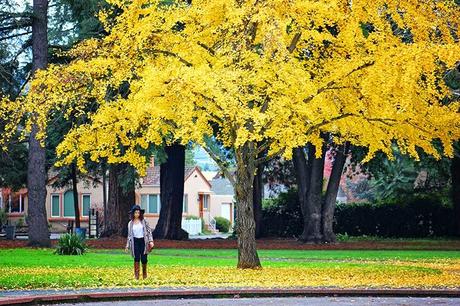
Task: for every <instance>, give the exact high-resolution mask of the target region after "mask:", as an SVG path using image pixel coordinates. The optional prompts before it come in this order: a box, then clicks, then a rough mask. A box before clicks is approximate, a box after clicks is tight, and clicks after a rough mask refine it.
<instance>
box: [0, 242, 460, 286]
mask: <svg viewBox="0 0 460 306" xmlns="http://www.w3.org/2000/svg"><path fill="white" fill-rule="evenodd" d="M259 256H260V258H261V261H262V265H263V267H264V269H262V270H260V271H241V270H237V269H235V266H236V257H237V251H236V250H226V249H219V250H215V249H213V250H206V249H201V250H200V249H156V250H154V252H153V254H152V255H151V256H149V267H150V270H151V271H152V273H151V275H152V277H150V278H149V279H148V280H146V281H140V282H133V280H132V275H131V274H132V258H131V256H130V255H128V254H125V253H124V252H122V251H121V250H120V251H118V250H90V251H89V252H88V253H86V254H85V255H83V256H59V255H55V254H53V250H51V249H29V248H22V249H3V250H1V249H0V289H19V288H76V287H101V286H102V287H113V286H185V287H190V286H208V287H222V286H224V287H225V286H256V287H267V286H268V287H270V286H284V287H293V286H313V287H314V286H327V285H331V286H336V287H363V286H366V287H369V286H370V287H375V286H386V287H421V288H422V287H423V288H425V287H455V288H459V287H460V275H459V272H460V251H414V250H411V251H409V250H397V251H390V250H382V251H379V250H260V251H259ZM210 273H211V274H210ZM209 275H212V279H210V276H209ZM299 278H300V279H299Z"/></svg>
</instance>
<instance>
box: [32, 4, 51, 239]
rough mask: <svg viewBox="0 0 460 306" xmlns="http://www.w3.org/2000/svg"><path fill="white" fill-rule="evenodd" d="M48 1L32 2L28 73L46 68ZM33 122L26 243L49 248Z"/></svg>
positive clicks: (41, 157) (43, 176) (42, 163)
mask: <svg viewBox="0 0 460 306" xmlns="http://www.w3.org/2000/svg"><path fill="white" fill-rule="evenodd" d="M47 12H48V0H34V1H33V19H32V73H34V72H35V71H37V70H38V69H44V68H46V66H47V64H48V35H47V30H48V18H47ZM37 133H38V127H37V125H33V126H32V130H31V133H30V138H29V158H28V161H27V162H28V164H27V189H28V203H29V208H28V217H27V224H28V225H29V245H31V246H41V247H49V246H51V241H50V237H49V229H48V221H47V214H46V206H45V203H46V183H47V173H46V154H45V148H44V147H43V146H41V145H40V142H39V141H38V140H37V139H36V137H37Z"/></svg>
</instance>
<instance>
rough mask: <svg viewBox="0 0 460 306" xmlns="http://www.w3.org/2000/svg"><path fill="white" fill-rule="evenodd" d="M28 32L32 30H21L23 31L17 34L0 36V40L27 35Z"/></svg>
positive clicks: (30, 32)
mask: <svg viewBox="0 0 460 306" xmlns="http://www.w3.org/2000/svg"><path fill="white" fill-rule="evenodd" d="M29 34H32V31H28V32H23V33H17V34H13V35H10V36H4V37H0V41H4V40H8V39H11V38H15V37H19V36H23V35H29Z"/></svg>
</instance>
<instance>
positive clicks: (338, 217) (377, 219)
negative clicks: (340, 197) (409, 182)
mask: <svg viewBox="0 0 460 306" xmlns="http://www.w3.org/2000/svg"><path fill="white" fill-rule="evenodd" d="M441 201H442V200H441V199H440V198H439V197H438V196H436V195H419V196H414V197H411V198H408V199H406V200H404V199H401V200H399V201H395V200H393V201H392V202H380V203H378V204H372V203H353V204H341V205H338V206H337V208H336V213H335V224H334V226H335V231H336V232H337V233H342V234H345V233H346V234H348V235H350V236H360V235H371V236H379V237H403V238H406V237H407V238H409V237H433V236H436V237H438V236H452V235H454V225H455V220H454V215H453V209H452V207H450V206H447V205H443V204H442V203H441Z"/></svg>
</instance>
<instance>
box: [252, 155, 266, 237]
mask: <svg viewBox="0 0 460 306" xmlns="http://www.w3.org/2000/svg"><path fill="white" fill-rule="evenodd" d="M264 168H265V167H264V165H263V164H260V165H259V166H258V167H257V173H256V175H255V177H254V192H253V206H254V221H255V222H256V238H260V237H261V236H262V198H263V191H264V182H263V173H264Z"/></svg>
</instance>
